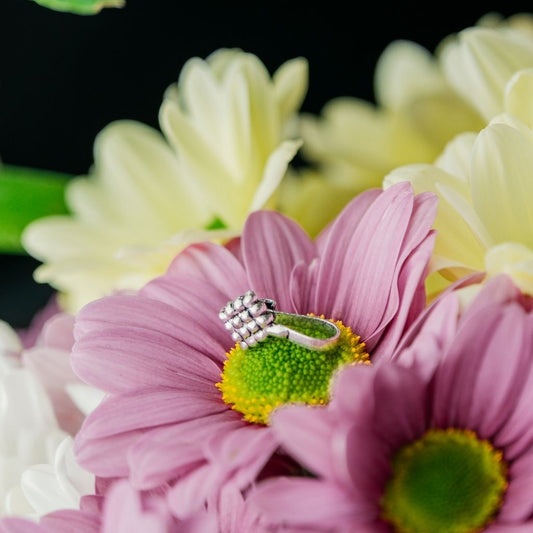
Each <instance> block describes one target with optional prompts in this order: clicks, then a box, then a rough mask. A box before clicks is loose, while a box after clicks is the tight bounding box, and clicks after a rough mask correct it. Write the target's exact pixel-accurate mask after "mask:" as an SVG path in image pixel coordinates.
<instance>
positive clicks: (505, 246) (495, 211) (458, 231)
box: [384, 69, 533, 295]
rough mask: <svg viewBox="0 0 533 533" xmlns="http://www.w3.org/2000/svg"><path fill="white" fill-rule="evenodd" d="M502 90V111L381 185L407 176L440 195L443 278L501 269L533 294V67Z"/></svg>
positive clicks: (438, 247)
mask: <svg viewBox="0 0 533 533" xmlns="http://www.w3.org/2000/svg"><path fill="white" fill-rule="evenodd" d="M503 94H504V104H503V106H504V109H505V110H506V111H507V113H505V114H502V115H498V116H497V117H495V118H494V119H493V120H492V121H491V122H490V123H489V125H488V126H487V127H486V128H484V129H483V130H482V131H481V132H480V133H479V134H477V135H476V134H474V133H465V134H462V135H459V136H458V137H456V138H455V139H454V140H453V141H451V142H450V143H449V145H448V146H447V148H446V150H445V151H444V153H443V154H442V155H441V157H439V158H438V159H437V161H436V162H435V164H434V165H408V166H404V167H401V168H398V169H395V170H394V171H392V172H391V173H390V174H389V175H388V176H387V177H386V178H385V180H384V186H385V187H389V186H391V185H392V184H394V183H397V182H399V181H406V180H407V181H410V182H411V183H412V184H413V187H414V189H415V191H416V192H417V193H419V192H422V191H428V190H429V191H433V192H435V193H436V194H438V195H439V197H440V201H439V208H438V214H437V217H436V220H435V228H436V229H437V239H436V244H435V253H434V258H433V261H432V266H433V269H434V270H435V271H440V272H441V273H442V274H443V275H444V276H445V277H446V278H447V279H448V280H454V279H458V278H459V277H460V276H462V275H463V274H465V273H468V272H472V271H486V272H488V274H489V275H494V274H497V273H500V272H506V273H507V274H509V275H510V276H511V277H512V278H513V279H514V280H515V282H516V283H517V285H518V286H519V287H520V288H521V289H522V290H523V291H524V292H526V293H528V294H532V295H533V211H532V209H531V205H532V203H533V69H526V70H522V71H519V72H517V73H515V74H514V75H513V77H512V78H511V79H510V80H509V81H508V83H507V85H506V87H505V89H504V91H503Z"/></svg>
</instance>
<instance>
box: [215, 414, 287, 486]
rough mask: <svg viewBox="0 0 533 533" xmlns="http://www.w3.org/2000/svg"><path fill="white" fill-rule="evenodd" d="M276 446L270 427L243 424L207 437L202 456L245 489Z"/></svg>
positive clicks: (276, 442)
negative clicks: (223, 432)
mask: <svg viewBox="0 0 533 533" xmlns="http://www.w3.org/2000/svg"><path fill="white" fill-rule="evenodd" d="M277 447H278V441H277V439H276V438H275V436H274V433H273V432H272V430H271V428H269V427H264V426H258V425H250V424H246V425H242V426H241V427H239V428H236V429H234V430H232V431H227V432H225V434H221V435H217V436H213V437H212V438H211V439H209V440H208V442H207V443H206V447H205V456H206V458H207V459H208V460H209V461H210V463H211V464H212V465H215V466H216V468H218V469H223V470H224V471H225V472H226V473H227V475H228V476H229V475H231V476H232V478H233V481H234V483H236V484H237V486H239V487H240V488H242V489H244V488H245V487H246V486H248V485H249V484H250V483H252V482H253V481H254V480H255V478H256V477H257V475H258V474H259V473H260V471H261V470H262V469H263V468H264V466H265V464H266V463H267V461H268V460H269V459H270V457H271V456H272V454H273V453H274V452H275V450H276V448H277Z"/></svg>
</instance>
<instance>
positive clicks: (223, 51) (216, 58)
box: [205, 48, 244, 80]
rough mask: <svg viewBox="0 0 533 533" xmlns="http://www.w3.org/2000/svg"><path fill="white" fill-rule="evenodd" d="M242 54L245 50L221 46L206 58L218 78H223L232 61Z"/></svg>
mask: <svg viewBox="0 0 533 533" xmlns="http://www.w3.org/2000/svg"><path fill="white" fill-rule="evenodd" d="M242 54H244V51H243V50H241V49H240V48H219V49H218V50H215V51H214V52H211V53H210V54H209V55H208V56H207V57H206V59H205V60H206V62H207V63H208V64H209V66H210V67H211V69H212V70H213V73H214V74H215V76H216V77H217V79H218V80H221V79H222V78H223V77H224V73H225V72H226V71H227V69H228V68H229V66H230V65H231V63H233V62H235V60H236V59H237V58H239V57H240V56H242Z"/></svg>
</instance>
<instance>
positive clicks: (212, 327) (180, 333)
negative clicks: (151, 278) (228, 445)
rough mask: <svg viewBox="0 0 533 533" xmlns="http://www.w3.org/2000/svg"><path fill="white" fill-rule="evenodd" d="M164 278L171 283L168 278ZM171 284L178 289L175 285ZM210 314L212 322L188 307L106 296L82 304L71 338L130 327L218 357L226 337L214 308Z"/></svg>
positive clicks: (203, 312)
mask: <svg viewBox="0 0 533 533" xmlns="http://www.w3.org/2000/svg"><path fill="white" fill-rule="evenodd" d="M160 279H161V278H160ZM165 279H167V280H168V281H170V283H173V281H172V280H170V279H169V278H165ZM161 281H162V279H161ZM175 285H177V287H178V289H179V288H180V287H179V284H177V283H175ZM213 314H214V318H216V321H215V320H213V319H211V320H209V317H208V316H205V315H206V310H205V309H198V308H197V307H194V308H191V306H190V305H189V309H188V310H187V311H184V310H177V309H176V308H175V307H172V306H171V305H169V304H167V303H164V302H160V301H158V300H154V299H149V298H145V297H143V296H109V297H107V298H103V299H101V300H97V301H95V302H92V303H90V304H88V305H86V306H85V307H84V308H83V309H82V310H81V311H80V312H79V313H78V315H77V317H76V325H75V335H76V339H77V340H81V339H83V338H85V337H87V336H94V335H98V334H99V332H101V331H102V330H104V329H107V328H108V327H110V326H124V327H132V328H135V329H138V330H147V331H150V332H157V333H161V334H162V335H166V336H168V337H169V338H172V339H177V340H179V341H181V342H184V343H186V344H188V345H189V346H190V347H191V348H193V349H195V350H197V351H198V352H200V353H203V354H205V355H207V356H208V357H211V356H212V355H213V356H214V354H217V355H219V356H220V354H222V355H224V354H225V352H226V345H227V343H228V342H227V339H228V335H227V332H225V330H224V328H223V327H221V326H222V324H221V322H220V320H219V319H218V309H217V310H216V313H215V311H214V310H213ZM221 333H225V335H221ZM222 341H223V342H224V343H223V344H222ZM220 358H221V357H220ZM217 359H218V358H217Z"/></svg>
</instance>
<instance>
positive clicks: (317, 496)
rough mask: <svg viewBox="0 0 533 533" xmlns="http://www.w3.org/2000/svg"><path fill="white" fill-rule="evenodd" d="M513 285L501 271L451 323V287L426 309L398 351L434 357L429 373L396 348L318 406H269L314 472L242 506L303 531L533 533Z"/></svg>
mask: <svg viewBox="0 0 533 533" xmlns="http://www.w3.org/2000/svg"><path fill="white" fill-rule="evenodd" d="M517 292H518V291H517V290H516V288H513V287H512V284H511V283H510V282H509V280H508V278H506V277H504V276H502V277H501V278H495V279H493V280H491V281H490V283H488V284H487V286H486V287H485V288H484V289H483V290H482V291H481V293H480V294H479V296H478V297H477V298H476V300H474V302H473V303H472V304H471V305H470V306H469V308H468V309H467V310H466V311H465V312H464V313H463V314H462V315H461V316H460V318H459V320H458V321H457V316H458V315H457V307H456V306H454V305H453V304H451V302H452V300H453V297H454V295H450V297H449V298H447V299H446V301H447V303H446V305H442V306H440V307H439V308H436V309H434V312H433V316H432V317H431V320H428V321H427V322H426V324H425V326H423V327H422V328H421V329H420V330H419V332H418V336H417V340H416V341H415V342H414V343H413V345H412V346H411V347H410V348H409V350H410V353H409V354H408V356H407V360H408V361H409V362H410V363H413V362H414V361H416V360H417V359H419V358H432V359H434V360H437V361H438V364H437V366H436V369H435V370H434V372H427V367H424V365H422V366H421V368H422V370H423V371H422V372H418V371H416V370H414V369H413V368H416V367H417V365H416V364H415V365H413V368H407V367H406V366H405V360H403V358H402V355H400V356H399V358H398V359H397V361H395V362H384V363H383V364H379V365H375V366H373V367H368V366H362V365H360V366H355V367H350V368H346V369H344V370H343V371H342V372H341V373H339V374H338V377H337V379H336V380H335V383H334V390H333V395H332V400H331V401H330V403H329V404H328V406H326V407H325V408H316V407H315V408H309V407H308V406H286V407H284V408H281V409H279V410H277V411H276V412H275V413H274V415H273V417H272V428H273V431H275V433H276V434H277V436H278V438H279V440H280V442H281V443H282V445H283V446H284V447H285V448H286V449H287V450H288V452H289V453H290V454H292V456H293V457H295V458H296V459H297V460H299V461H300V463H301V464H302V465H303V467H304V468H305V469H307V470H308V472H310V473H312V474H313V475H314V477H311V476H309V477H291V478H289V477H280V478H273V479H270V480H267V481H265V482H263V483H261V484H259V485H257V487H256V488H255V490H254V492H253V494H252V495H251V496H250V499H249V502H248V505H249V506H250V507H251V508H253V509H254V511H255V512H256V513H258V514H259V516H260V520H261V523H264V524H268V525H269V527H275V525H287V526H290V527H295V528H303V529H304V530H305V531H309V532H315V531H334V532H348V531H357V532H364V533H371V532H374V533H387V532H389V533H392V532H399V531H412V532H414V533H422V532H424V533H425V532H428V531H464V532H474V531H476V532H477V531H487V532H492V533H511V532H515V531H516V532H518V531H524V532H525V531H532V528H533V497H532V496H531V495H532V489H533V410H532V409H531V405H532V402H533V358H532V353H533V352H532V349H533V313H532V312H531V304H530V302H524V301H523V299H522V297H521V296H519V295H518V294H517ZM438 318H440V323H441V325H442V331H443V332H446V333H447V334H450V335H451V337H450V338H449V339H447V340H446V342H442V340H443V337H444V335H439V334H438V333H437V328H436V324H437V322H438V321H439V320H438ZM425 327H427V329H425ZM424 346H425V349H424ZM424 352H425V353H424Z"/></svg>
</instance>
